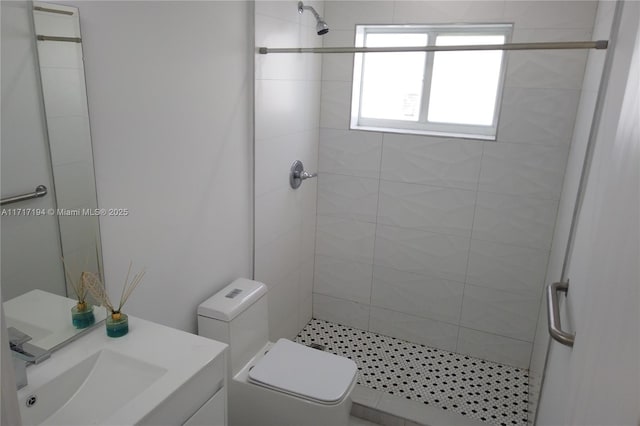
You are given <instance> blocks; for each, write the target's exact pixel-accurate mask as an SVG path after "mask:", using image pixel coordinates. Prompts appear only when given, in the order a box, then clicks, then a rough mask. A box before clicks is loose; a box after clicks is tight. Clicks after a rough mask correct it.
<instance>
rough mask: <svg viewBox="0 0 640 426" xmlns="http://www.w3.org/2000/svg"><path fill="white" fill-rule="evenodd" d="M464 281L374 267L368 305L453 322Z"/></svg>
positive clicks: (459, 305)
mask: <svg viewBox="0 0 640 426" xmlns="http://www.w3.org/2000/svg"><path fill="white" fill-rule="evenodd" d="M463 288H464V284H463V283H460V282H456V281H448V280H444V279H441V278H433V277H428V276H425V275H419V274H412V273H410V272H404V271H399V270H397V269H392V268H386V267H383V266H374V268H373V289H372V292H371V304H372V305H374V306H379V307H381V308H387V309H391V310H394V311H398V312H403V313H406V314H411V315H415V316H419V317H422V318H430V319H434V320H438V321H444V322H448V323H451V324H457V323H458V321H459V319H460V308H461V307H462V291H463Z"/></svg>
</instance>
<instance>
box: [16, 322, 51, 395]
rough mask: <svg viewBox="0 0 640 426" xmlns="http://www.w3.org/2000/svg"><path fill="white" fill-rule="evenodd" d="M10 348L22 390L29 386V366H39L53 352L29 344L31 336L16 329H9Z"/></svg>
mask: <svg viewBox="0 0 640 426" xmlns="http://www.w3.org/2000/svg"><path fill="white" fill-rule="evenodd" d="M8 331H9V346H10V348H11V355H12V358H13V368H14V369H15V372H16V386H17V388H18V389H21V388H23V387H25V386H27V365H29V364H38V363H40V362H42V361H44V360H45V359H47V358H49V357H50V356H51V352H49V351H47V350H45V349H42V348H39V347H37V346H36V345H32V344H30V343H27V342H28V341H29V340H31V336H29V335H28V334H25V333H23V332H21V331H20V330H18V329H17V328H15V327H9V328H8Z"/></svg>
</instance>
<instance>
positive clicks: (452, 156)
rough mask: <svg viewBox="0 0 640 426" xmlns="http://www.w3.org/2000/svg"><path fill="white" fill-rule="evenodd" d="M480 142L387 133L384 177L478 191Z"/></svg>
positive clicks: (381, 175)
mask: <svg viewBox="0 0 640 426" xmlns="http://www.w3.org/2000/svg"><path fill="white" fill-rule="evenodd" d="M482 144H483V142H481V141H471V140H456V139H443V138H434V137H424V136H407V135H393V134H385V135H384V149H383V153H382V170H381V173H380V177H381V179H385V180H392V181H398V182H408V183H422V184H426V185H434V186H444V187H453V188H461V189H471V190H475V189H476V188H477V185H478V176H479V174H480V159H481V157H482Z"/></svg>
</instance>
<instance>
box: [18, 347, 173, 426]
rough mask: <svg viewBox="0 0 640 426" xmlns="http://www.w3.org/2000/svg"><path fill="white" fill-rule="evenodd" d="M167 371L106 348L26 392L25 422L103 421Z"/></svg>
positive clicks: (90, 422)
mask: <svg viewBox="0 0 640 426" xmlns="http://www.w3.org/2000/svg"><path fill="white" fill-rule="evenodd" d="M166 372H167V370H166V369H164V368H161V367H158V366H155V365H152V364H149V363H147V362H144V361H141V360H138V359H135V358H131V357H128V356H125V355H121V354H119V353H117V352H113V351H110V350H108V349H103V350H101V351H99V352H97V353H95V354H94V355H91V356H90V357H88V358H86V359H85V360H83V361H81V362H80V363H79V364H77V365H76V366H74V367H72V368H70V369H69V370H67V371H65V372H63V373H61V374H60V375H58V376H56V377H55V378H53V379H52V380H51V381H49V382H47V383H45V384H44V385H42V386H41V387H39V388H38V389H35V390H33V392H32V393H30V394H29V395H24V396H23V398H22V400H21V401H20V407H21V408H20V409H21V413H20V414H21V415H22V421H23V423H24V424H27V425H36V424H46V425H69V426H71V425H87V424H99V423H101V422H102V421H103V420H105V419H106V418H108V417H110V415H111V414H112V413H114V412H115V411H117V410H118V409H119V408H120V407H122V406H123V405H125V404H127V403H128V402H129V401H131V400H132V399H133V398H134V397H135V396H136V395H138V394H139V393H141V392H142V391H144V390H145V389H146V388H148V387H149V386H150V385H151V384H152V383H153V382H155V381H156V380H158V379H159V378H160V377H162V375H163V374H165V373H166Z"/></svg>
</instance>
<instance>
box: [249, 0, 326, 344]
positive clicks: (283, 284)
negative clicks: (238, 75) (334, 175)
mask: <svg viewBox="0 0 640 426" xmlns="http://www.w3.org/2000/svg"><path fill="white" fill-rule="evenodd" d="M305 3H306V4H307V5H311V6H313V7H315V8H316V10H317V11H318V13H320V14H322V13H323V3H322V2H305ZM255 20H256V21H255V22H256V35H255V37H256V38H255V40H256V46H269V47H278V46H279V47H303V46H321V45H322V38H321V37H319V36H317V35H316V32H315V19H314V18H313V15H312V14H311V13H310V12H305V13H304V14H302V15H300V14H299V13H298V10H297V7H296V2H293V1H258V2H256V15H255ZM320 64H321V57H320V55H266V56H264V55H257V57H256V64H255V73H256V87H255V121H256V130H255V152H256V162H255V170H256V171H255V209H256V212H255V214H256V217H255V224H256V225H255V226H256V228H255V230H256V234H255V278H256V279H257V280H259V281H262V282H264V283H266V284H267V286H268V287H269V329H270V330H269V332H270V338H271V339H272V340H275V339H278V338H280V337H288V338H293V337H294V336H295V335H296V334H297V333H298V332H299V331H300V329H301V328H302V327H303V326H304V325H305V324H306V323H307V322H308V321H309V320H310V319H311V308H312V285H313V263H314V244H315V227H316V190H317V180H316V179H310V180H307V181H305V182H304V183H303V184H302V186H301V187H300V188H298V189H297V190H293V189H291V187H290V186H289V168H290V167H291V163H293V162H294V161H295V160H301V161H302V162H303V163H304V165H305V169H306V170H307V171H310V172H315V171H317V166H318V126H319V117H320V71H321V65H320Z"/></svg>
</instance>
